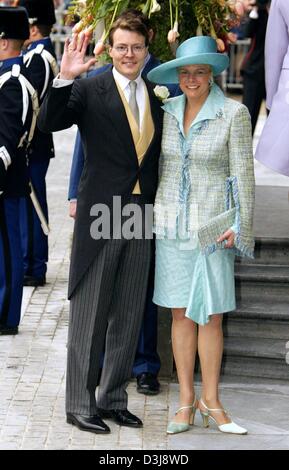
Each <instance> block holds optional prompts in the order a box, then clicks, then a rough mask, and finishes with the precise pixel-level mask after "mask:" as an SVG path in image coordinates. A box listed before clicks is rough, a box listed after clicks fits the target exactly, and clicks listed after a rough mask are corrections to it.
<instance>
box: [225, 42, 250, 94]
mask: <svg viewBox="0 0 289 470" xmlns="http://www.w3.org/2000/svg"><path fill="white" fill-rule="evenodd" d="M250 43H251V40H250V39H242V40H238V41H237V42H236V43H235V44H231V45H230V48H229V52H228V55H229V58H230V66H229V68H228V70H227V71H226V73H225V79H224V85H225V88H226V89H228V90H230V89H239V90H243V80H242V77H241V74H240V69H241V66H242V62H243V60H244V57H245V56H246V54H247V52H248V50H249V47H250Z"/></svg>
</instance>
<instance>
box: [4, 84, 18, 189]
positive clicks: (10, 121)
mask: <svg viewBox="0 0 289 470" xmlns="http://www.w3.org/2000/svg"><path fill="white" fill-rule="evenodd" d="M22 102H23V100H22V89H21V85H20V83H19V82H18V79H13V78H11V79H9V80H8V81H7V82H6V83H5V84H4V85H3V86H2V88H1V89H0V123H1V125H0V150H1V149H2V150H1V155H2V157H1V158H0V192H1V191H3V188H4V182H5V179H6V173H7V172H6V166H7V164H9V165H10V164H11V163H12V161H13V159H14V157H15V155H17V147H18V144H19V141H20V139H21V137H22V135H23V133H24V127H23V124H22V109H23V105H22ZM5 155H6V158H5ZM4 160H5V162H6V165H5V164H4Z"/></svg>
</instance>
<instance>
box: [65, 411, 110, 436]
mask: <svg viewBox="0 0 289 470" xmlns="http://www.w3.org/2000/svg"><path fill="white" fill-rule="evenodd" d="M66 422H67V423H69V424H74V425H75V426H77V427H78V429H80V430H81V431H89V432H94V433H95V434H108V433H109V432H110V429H109V427H108V426H107V425H106V424H105V423H104V422H103V421H102V419H101V418H100V416H98V415H94V416H82V415H74V414H72V413H67V415H66Z"/></svg>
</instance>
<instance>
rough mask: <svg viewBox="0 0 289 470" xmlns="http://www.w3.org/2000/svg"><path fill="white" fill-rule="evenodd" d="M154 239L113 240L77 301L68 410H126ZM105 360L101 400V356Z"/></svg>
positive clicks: (72, 317)
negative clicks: (127, 389)
mask: <svg viewBox="0 0 289 470" xmlns="http://www.w3.org/2000/svg"><path fill="white" fill-rule="evenodd" d="M151 243H152V242H151V240H145V239H141V240H136V239H132V240H123V239H122V240H114V239H112V240H108V241H107V242H106V244H105V245H104V248H103V249H102V250H101V252H100V253H99V254H98V256H97V257H96V259H95V260H94V262H93V263H92V264H91V266H90V268H89V269H88V271H87V273H86V274H85V276H84V278H83V279H82V281H81V283H80V285H79V286H78V288H77V289H76V292H75V294H74V295H73V297H72V299H71V308H70V323H69V333H68V359H67V377H66V411H67V412H70V413H74V414H81V415H88V416H92V415H94V414H96V413H97V408H98V407H99V408H103V409H107V410H109V409H126V408H127V401H128V397H127V392H126V387H127V385H128V382H129V380H130V377H131V372H132V367H133V362H134V357H135V351H136V348H137V342H138V338H139V332H140V327H141V323H142V317H143V313H144V308H145V301H146V293H147V282H148V274H149V268H150V263H151V256H152V249H151ZM104 344H105V358H104V364H103V370H102V374H101V381H100V385H99V388H98V397H97V401H96V397H95V391H96V382H97V377H98V372H99V364H100V356H101V353H102V350H103V346H104Z"/></svg>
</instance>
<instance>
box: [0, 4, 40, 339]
mask: <svg viewBox="0 0 289 470" xmlns="http://www.w3.org/2000/svg"><path fill="white" fill-rule="evenodd" d="M11 10H12V8H0V37H1V36H2V38H3V37H4V38H5V39H6V38H7V39H9V38H11V35H12V38H13V39H26V38H27V36H26V37H23V36H25V32H26V31H27V34H29V29H28V18H27V15H26V12H25V10H24V9H22V8H19V9H18V8H13V10H17V11H16V12H14V11H13V12H12V11H11ZM23 21H26V22H27V29H25V30H24V31H23V28H22V30H21V28H20V30H19V31H18V32H17V33H15V34H13V31H12V30H13V29H14V28H17V27H18V28H19V26H20V27H23V25H22V22H23ZM18 23H19V24H18ZM10 27H11V28H10ZM11 31H12V32H11ZM14 36H16V37H14ZM19 52H20V51H19ZM28 78H29V77H28V73H27V69H26V68H25V66H24V64H23V58H22V57H20V56H19V57H13V58H8V59H5V60H2V61H1V55H0V123H1V125H0V334H9V333H10V334H11V333H17V326H18V324H19V321H20V314H21V301H22V292H23V256H22V249H21V237H20V226H19V202H20V198H21V197H23V196H28V195H29V185H28V181H29V180H28V171H27V164H26V155H27V145H28V142H29V140H31V138H32V136H33V131H34V128H35V123H36V113H37V110H38V99H37V93H36V91H35V89H34V87H33V86H32V84H31V82H30V81H29V79H28Z"/></svg>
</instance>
